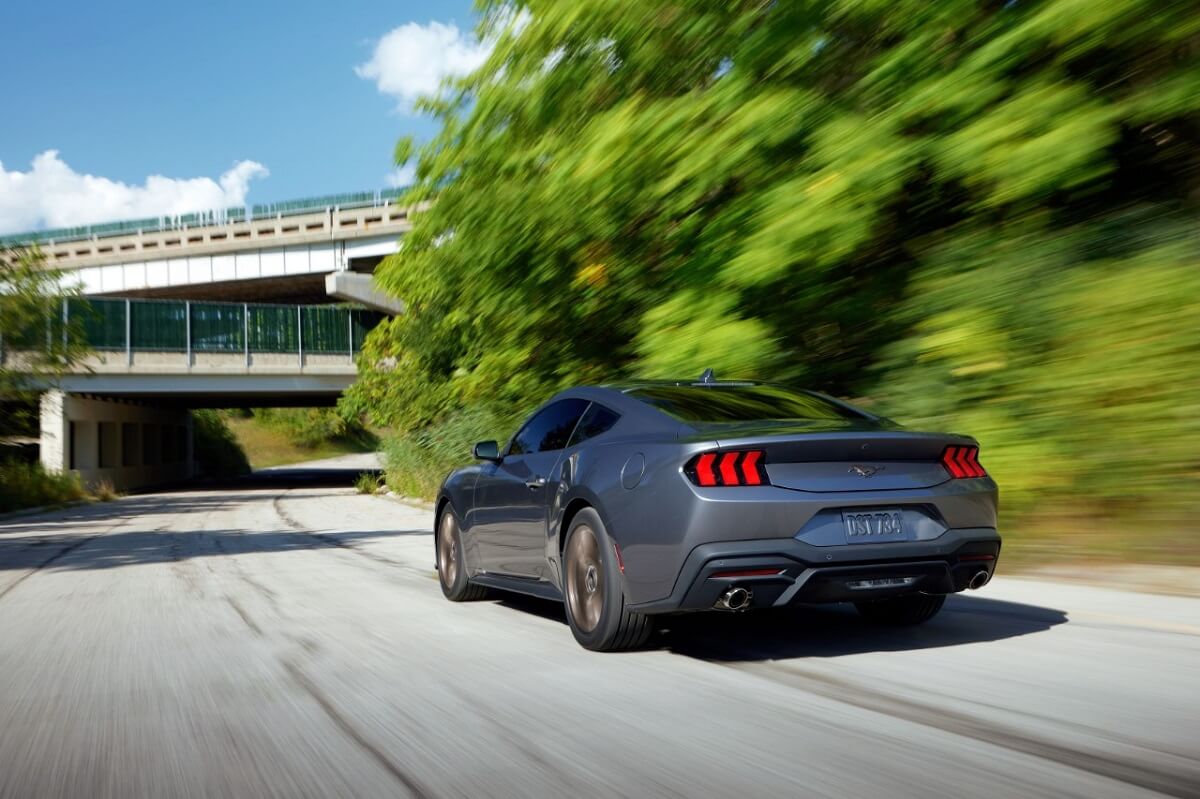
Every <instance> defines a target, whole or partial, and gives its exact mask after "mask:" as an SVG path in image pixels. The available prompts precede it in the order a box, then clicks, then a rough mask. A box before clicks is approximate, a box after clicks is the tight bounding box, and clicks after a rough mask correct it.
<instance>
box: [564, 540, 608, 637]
mask: <svg viewBox="0 0 1200 799" xmlns="http://www.w3.org/2000/svg"><path fill="white" fill-rule="evenodd" d="M567 605H568V607H569V608H570V611H571V618H572V619H573V620H574V621H575V625H576V626H577V627H578V628H579V629H580V630H582V631H583V632H585V633H590V632H591V631H592V630H594V629H596V625H597V624H599V623H600V614H601V612H602V611H603V609H604V565H603V563H601V561H600V545H599V543H598V542H597V541H596V533H595V532H594V531H593V530H592V528H591V527H588V526H587V525H580V526H578V527H576V528H575V530H574V532H573V534H572V535H571V540H570V542H569V543H568V544H567Z"/></svg>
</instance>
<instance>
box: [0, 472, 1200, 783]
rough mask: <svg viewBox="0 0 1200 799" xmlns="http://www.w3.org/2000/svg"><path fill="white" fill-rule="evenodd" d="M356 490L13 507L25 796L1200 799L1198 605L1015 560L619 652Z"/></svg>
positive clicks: (16, 672)
mask: <svg viewBox="0 0 1200 799" xmlns="http://www.w3.org/2000/svg"><path fill="white" fill-rule="evenodd" d="M334 465H336V464H334ZM351 474H352V473H351ZM346 476H347V475H346V474H340V475H339V474H338V473H337V472H333V471H321V470H308V471H304V470H299V471H296V472H294V473H289V472H287V471H286V470H285V471H278V470H277V471H275V472H273V473H272V474H269V475H260V476H259V477H258V478H257V479H256V480H255V481H253V482H250V483H234V484H230V485H229V486H226V487H220V488H209V489H206V490H193V491H178V492H172V493H161V494H153V495H143V496H135V497H129V498H125V499H123V500H120V501H118V502H114V503H110V504H105V505H96V506H90V507H81V508H76V509H70V510H66V511H61V512H56V513H51V514H44V515H39V516H32V517H24V518H19V519H9V520H7V521H3V522H0V796H4V797H25V796H38V797H56V796H79V797H98V796H111V797H167V796H238V797H249V796H313V797H332V796H405V795H413V796H426V797H442V796H470V797H476V796H512V797H541V796H552V797H557V796H631V797H651V796H665V797H702V796H703V797H708V796H712V797H723V798H730V799H731V798H733V797H758V796H764V797H765V796H771V797H779V796H833V797H851V796H853V797H896V796H920V797H933V796H946V797H962V796H972V795H987V796H993V797H994V796H1020V797H1033V796H1056V797H1057V796H1080V797H1092V798H1094V797H1109V796H1114V797H1115V796H1120V797H1128V796H1150V795H1155V794H1168V795H1174V796H1198V795H1200V679H1198V678H1200V600H1194V599H1186V598H1181V597H1165V596H1153V595H1147V594H1135V593H1124V592H1119V591H1111V590H1105V589H1099V588H1090V587H1084V586H1077V585H1066V584H1058V583H1052V582H1035V581H1027V580H1018V579H1011V578H1008V579H1006V578H1004V577H1001V578H998V579H997V580H996V581H995V582H993V584H992V585H990V586H988V587H987V588H985V589H984V590H983V591H980V592H978V593H975V594H971V595H969V596H960V597H954V598H952V599H951V601H950V602H948V603H947V607H946V610H945V611H943V613H942V615H941V616H939V617H938V618H937V619H935V620H934V621H933V622H931V623H930V624H928V625H926V626H925V627H922V628H919V629H915V630H907V631H886V630H878V629H874V628H871V627H869V626H867V625H865V624H864V623H862V622H860V621H859V619H858V618H857V617H856V616H855V615H854V614H853V612H847V611H844V610H840V609H813V610H803V611H797V612H794V613H789V614H785V615H780V616H770V617H768V616H738V617H734V616H711V615H706V616H698V617H689V618H687V619H684V620H682V621H679V622H677V623H676V624H674V626H673V628H672V629H668V630H666V631H664V632H663V633H661V634H660V635H659V636H658V637H657V638H656V639H655V641H654V645H653V647H652V648H651V649H649V650H648V651H645V652H637V653H632V654H617V655H600V654H593V653H589V652H586V651H584V650H582V649H580V648H579V647H578V646H577V645H576V644H575V642H574V640H573V639H572V638H571V634H570V632H569V630H568V629H567V627H566V624H565V622H564V619H563V616H562V612H561V610H560V609H559V608H557V607H555V606H554V605H551V604H546V603H542V602H538V601H534V600H526V599H519V598H503V599H499V600H493V601H484V602H479V603H473V604H462V605H455V604H451V603H449V602H446V601H445V600H444V599H443V598H442V596H441V593H440V591H439V590H438V585H437V582H436V578H435V577H434V574H433V570H432V563H433V548H432V546H431V542H430V536H429V533H428V530H429V529H430V526H431V519H430V514H429V513H428V512H426V511H422V510H417V509H413V508H410V507H408V506H404V505H401V504H399V503H397V502H394V501H392V500H389V499H385V498H377V497H365V496H357V495H354V494H353V493H352V491H350V490H349V489H347V488H344V487H339V486H337V485H336V483H338V482H339V481H340V482H341V484H342V485H343V486H344V485H346Z"/></svg>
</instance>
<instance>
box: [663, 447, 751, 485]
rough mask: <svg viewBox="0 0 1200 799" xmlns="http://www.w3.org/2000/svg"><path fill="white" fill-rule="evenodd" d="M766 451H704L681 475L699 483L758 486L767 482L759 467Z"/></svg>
mask: <svg viewBox="0 0 1200 799" xmlns="http://www.w3.org/2000/svg"><path fill="white" fill-rule="evenodd" d="M765 455H766V453H764V452H763V451H762V450H759V449H752V450H734V451H731V452H721V453H717V452H704V453H702V454H700V455H697V456H696V457H695V458H694V459H693V460H692V461H691V462H690V463H688V465H687V466H685V467H684V470H683V471H684V474H686V475H687V476H688V479H689V480H691V481H692V482H693V483H695V484H696V485H699V486H705V487H708V486H760V485H766V484H768V483H769V482H770V481H769V480H768V479H767V471H766V468H765V467H764V466H763V458H764V457H765Z"/></svg>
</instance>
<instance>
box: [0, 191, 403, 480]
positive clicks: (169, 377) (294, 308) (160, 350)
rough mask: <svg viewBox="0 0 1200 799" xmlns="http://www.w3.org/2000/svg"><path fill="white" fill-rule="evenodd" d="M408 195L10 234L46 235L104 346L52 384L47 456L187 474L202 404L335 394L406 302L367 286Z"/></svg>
mask: <svg viewBox="0 0 1200 799" xmlns="http://www.w3.org/2000/svg"><path fill="white" fill-rule="evenodd" d="M396 196H397V195H396V194H395V193H386V192H385V193H362V194H351V195H338V196H331V197H322V198H315V199H311V200H299V201H295V202H289V203H280V204H275V205H269V206H254V207H252V208H234V209H226V210H225V211H222V212H210V213H204V214H190V215H186V216H182V217H173V218H159V219H143V220H134V221H131V222H118V223H113V224H107V225H96V226H87V227H80V228H72V229H66V230H50V231H40V232H37V233H32V234H23V235H18V236H7V237H0V245H4V246H8V247H22V246H30V245H34V244H36V245H38V246H39V247H40V248H41V249H42V252H43V253H45V254H46V257H47V265H48V266H49V267H52V268H55V269H59V270H62V272H63V274H64V283H65V284H66V285H69V286H73V287H77V288H78V289H79V290H81V291H82V292H83V293H84V294H85V295H87V296H86V299H82V300H81V299H72V300H68V301H64V304H63V310H62V313H63V319H66V320H74V321H75V322H76V323H77V324H78V326H79V327H82V328H83V335H84V337H85V339H86V341H87V343H88V344H89V346H90V347H91V350H92V354H91V355H90V356H89V357H88V358H87V359H86V361H85V362H83V363H81V364H79V365H78V366H77V368H75V369H74V370H73V372H72V373H71V374H68V375H65V376H62V377H61V378H59V379H57V380H56V381H54V383H53V385H51V384H49V383H47V384H46V385H45V386H44V389H45V390H44V392H43V394H42V400H41V442H40V443H41V456H40V457H41V460H42V463H43V464H44V465H45V466H46V467H47V468H50V469H54V470H67V469H69V470H74V471H76V472H78V473H79V474H80V476H81V477H82V478H83V479H84V481H85V482H88V483H94V482H97V481H100V480H107V481H109V482H111V483H112V484H113V485H114V486H116V487H118V488H135V487H138V486H143V485H148V484H151V483H155V482H164V481H169V480H178V479H183V478H186V477H189V476H191V475H192V471H193V462H194V457H193V443H192V421H191V415H190V412H189V411H190V409H193V408H201V407H279V406H323V405H333V404H334V403H336V401H337V398H338V397H339V396H340V395H341V394H342V392H344V391H345V389H346V388H347V387H348V386H349V385H350V384H351V383H352V382H353V381H354V378H355V376H356V367H355V363H354V359H355V354H356V353H357V352H358V350H359V348H360V347H361V345H362V340H363V338H364V337H365V335H366V333H367V331H368V330H369V329H370V328H371V327H373V326H374V325H375V324H376V323H377V322H378V321H379V319H380V318H381V317H382V316H383V315H385V314H393V313H399V312H402V310H403V306H402V305H401V304H400V303H399V302H398V301H396V300H395V299H393V298H390V297H387V296H385V295H382V294H380V293H379V292H377V291H376V290H375V289H374V288H373V286H372V285H371V274H372V273H373V272H374V269H375V266H376V265H377V264H378V263H379V262H380V261H381V260H382V259H383V258H384V257H386V256H387V255H389V254H391V253H393V252H395V251H396V249H397V247H398V244H399V239H400V237H401V236H402V235H403V234H404V233H406V232H407V231H408V230H409V229H410V228H411V223H410V221H409V209H407V208H405V207H402V206H400V205H398V204H396ZM337 303H342V304H343V305H341V306H339V305H336V304H337ZM345 303H353V304H354V305H353V306H346V305H344V304H345ZM36 334H37V335H41V334H42V333H41V331H37V333H36ZM48 334H50V335H57V333H54V332H53V331H49V332H48ZM3 344H4V346H0V358H3V359H4V362H5V363H6V365H7V366H8V367H9V368H15V369H20V368H21V360H22V357H23V356H22V348H21V343H20V342H5V343H3Z"/></svg>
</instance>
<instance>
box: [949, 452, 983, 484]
mask: <svg viewBox="0 0 1200 799" xmlns="http://www.w3.org/2000/svg"><path fill="white" fill-rule="evenodd" d="M942 465H943V466H945V467H946V471H948V472H950V476H951V477H953V478H954V479H955V480H961V479H963V478H964V477H987V471H986V470H985V469H984V468H983V465H982V464H981V463H980V462H979V447H946V450H945V452H943V453H942Z"/></svg>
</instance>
